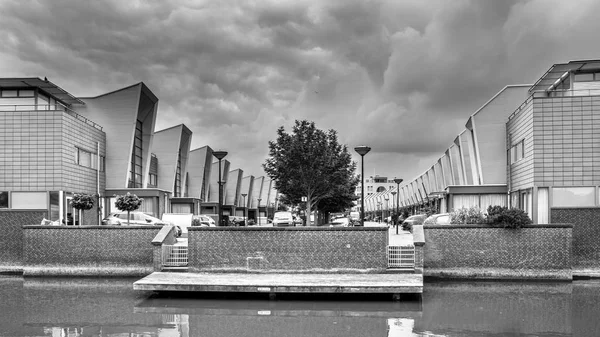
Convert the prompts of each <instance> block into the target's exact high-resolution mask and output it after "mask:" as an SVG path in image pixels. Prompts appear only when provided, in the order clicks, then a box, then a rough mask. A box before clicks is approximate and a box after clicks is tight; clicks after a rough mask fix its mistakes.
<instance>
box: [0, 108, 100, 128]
mask: <svg viewBox="0 0 600 337" xmlns="http://www.w3.org/2000/svg"><path fill="white" fill-rule="evenodd" d="M0 111H64V112H66V113H68V114H69V115H71V116H73V117H74V118H75V119H78V120H80V121H82V122H84V123H86V124H88V125H90V126H93V127H94V128H96V129H98V130H100V131H102V126H100V125H99V124H96V123H94V122H93V121H91V120H89V119H87V118H85V117H83V116H82V115H80V114H78V113H76V112H75V111H73V110H71V109H69V108H67V107H65V106H62V105H59V104H48V105H43V104H35V105H22V104H8V105H7V104H0Z"/></svg>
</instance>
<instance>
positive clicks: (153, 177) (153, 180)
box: [148, 173, 158, 187]
mask: <svg viewBox="0 0 600 337" xmlns="http://www.w3.org/2000/svg"><path fill="white" fill-rule="evenodd" d="M149 178H150V181H149V182H148V184H149V185H152V186H154V187H156V186H157V184H156V183H157V180H158V179H157V178H158V177H157V176H156V174H154V173H150V176H149Z"/></svg>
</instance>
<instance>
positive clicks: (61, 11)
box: [0, 0, 600, 179]
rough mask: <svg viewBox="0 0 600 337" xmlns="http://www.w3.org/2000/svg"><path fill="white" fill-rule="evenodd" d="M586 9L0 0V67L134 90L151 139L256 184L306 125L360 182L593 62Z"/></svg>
mask: <svg viewBox="0 0 600 337" xmlns="http://www.w3.org/2000/svg"><path fill="white" fill-rule="evenodd" d="M598 9H600V8H599V3H598V1H591V0H590V1H578V2H577V5H576V6H575V5H573V4H571V3H570V2H566V1H556V0H530V1H516V0H511V1H493V0H489V1H475V0H471V1H469V0H457V1H445V0H437V1H435V0H432V1H419V0H409V1H395V0H389V1H385V0H330V1H320V0H314V1H313V0H289V1H283V0H279V1H275V0H271V1H268V0H264V1H216V0H215V1H187V0H170V1H143V0H137V1H120V0H113V1H67V0H53V1H22V0H15V1H10V0H5V1H2V2H1V3H0V22H1V23H2V24H1V25H0V38H1V39H2V41H3V45H2V47H0V71H1V72H2V74H3V76H39V77H44V76H47V77H48V78H50V79H51V80H52V81H53V82H55V83H57V84H58V85H60V86H62V87H63V88H65V89H66V90H68V91H70V92H72V93H73V94H75V95H78V96H91V95H96V94H100V93H103V92H106V91H110V90H114V89H118V88H121V87H124V86H126V85H130V84H133V83H136V82H139V81H143V82H145V83H146V84H147V85H148V86H149V87H150V88H151V90H153V91H154V92H155V93H156V94H157V96H158V97H159V98H160V103H159V117H158V120H157V128H158V129H162V128H165V127H168V126H171V125H174V124H178V123H182V122H183V123H185V124H186V125H187V126H188V127H190V129H191V130H192V131H193V132H194V137H193V146H194V147H199V146H204V145H210V146H211V147H213V148H223V149H228V150H229V152H230V156H228V158H229V160H230V161H231V162H232V165H233V166H235V167H241V168H242V169H245V170H246V173H250V174H254V175H261V174H262V171H261V170H260V166H259V165H260V163H262V162H263V161H264V158H265V156H266V154H267V141H268V140H272V139H274V138H275V131H276V129H277V127H279V126H280V125H285V126H287V127H288V128H289V126H290V125H292V124H293V121H294V119H304V118H306V119H310V120H314V121H316V123H317V126H318V127H320V128H324V129H328V128H333V129H336V130H338V132H339V137H340V139H341V140H342V141H343V142H346V143H348V144H349V146H350V147H352V146H354V145H358V144H359V143H364V144H368V145H370V146H371V147H372V148H373V151H372V153H370V154H369V156H370V159H371V160H372V161H373V162H372V163H371V165H373V166H372V167H375V168H376V169H377V172H376V173H380V174H388V175H390V174H392V173H391V172H393V174H396V172H397V174H402V175H404V176H405V177H406V178H407V179H410V177H412V176H413V175H416V174H420V173H422V172H423V171H424V170H425V169H427V168H429V167H430V166H431V165H433V161H434V160H435V157H436V156H439V155H441V154H442V153H443V151H444V150H445V149H446V148H447V147H448V146H449V145H450V144H451V142H452V140H453V139H454V138H455V137H456V135H457V134H458V133H459V132H461V131H462V129H464V124H465V122H466V120H467V118H468V116H469V115H470V114H472V113H473V112H474V111H476V110H477V109H478V108H479V107H480V106H481V105H482V104H484V103H485V102H486V101H487V100H488V99H489V98H491V97H492V96H493V95H494V94H495V93H496V92H498V91H499V90H500V89H502V88H503V87H504V86H506V85H508V84H515V83H531V82H534V81H535V80H537V78H538V77H539V76H541V75H542V74H543V72H544V71H545V70H546V69H547V68H548V67H549V66H550V65H551V64H553V63H557V62H564V61H567V60H570V59H579V58H597V57H598V56H599V55H600V46H599V45H598V43H597V38H596V36H595V35H596V32H597V31H598V29H599V28H600V24H599V22H600V20H597V18H596V17H597V15H596V14H595V13H597V12H598ZM565 18H568V20H566V19H565ZM356 159H358V158H356ZM405 160H410V163H411V165H406V161H405ZM369 173H370V172H369Z"/></svg>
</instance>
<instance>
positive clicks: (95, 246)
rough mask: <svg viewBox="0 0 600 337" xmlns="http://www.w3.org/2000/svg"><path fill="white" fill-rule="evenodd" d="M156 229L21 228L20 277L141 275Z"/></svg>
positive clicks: (147, 267)
mask: <svg viewBox="0 0 600 337" xmlns="http://www.w3.org/2000/svg"><path fill="white" fill-rule="evenodd" d="M160 229H161V227H158V226H136V227H133V226H132V227H127V226H89V227H87V226H84V227H79V226H24V242H23V264H24V266H23V274H24V275H26V276H28V275H53V276H56V275H78V276H96V275H101V276H145V275H148V274H150V273H151V272H152V271H153V252H152V251H153V246H152V239H154V237H155V236H156V234H157V233H158V232H159V230H160Z"/></svg>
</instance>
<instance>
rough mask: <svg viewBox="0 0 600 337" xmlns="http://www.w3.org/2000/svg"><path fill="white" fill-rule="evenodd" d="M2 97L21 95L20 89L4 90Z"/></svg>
mask: <svg viewBox="0 0 600 337" xmlns="http://www.w3.org/2000/svg"><path fill="white" fill-rule="evenodd" d="M2 97H19V91H18V90H2Z"/></svg>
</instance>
